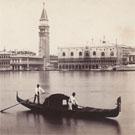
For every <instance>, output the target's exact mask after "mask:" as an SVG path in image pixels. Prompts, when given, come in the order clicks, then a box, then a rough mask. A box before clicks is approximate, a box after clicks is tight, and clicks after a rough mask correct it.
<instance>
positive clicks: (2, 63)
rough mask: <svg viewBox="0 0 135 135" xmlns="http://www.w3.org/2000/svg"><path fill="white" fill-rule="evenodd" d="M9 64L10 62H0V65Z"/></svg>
mask: <svg viewBox="0 0 135 135" xmlns="http://www.w3.org/2000/svg"><path fill="white" fill-rule="evenodd" d="M9 64H10V62H0V66H1V65H9Z"/></svg>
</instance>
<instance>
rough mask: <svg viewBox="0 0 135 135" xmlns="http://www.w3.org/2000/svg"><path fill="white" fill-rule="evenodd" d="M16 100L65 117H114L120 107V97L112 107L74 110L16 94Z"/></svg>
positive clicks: (38, 110) (24, 104)
mask: <svg viewBox="0 0 135 135" xmlns="http://www.w3.org/2000/svg"><path fill="white" fill-rule="evenodd" d="M16 99H17V101H18V102H19V103H20V104H22V105H23V106H25V107H27V108H29V109H30V110H32V111H33V112H40V113H43V114H45V115H53V116H56V117H57V116H58V115H59V116H60V115H62V116H67V117H88V118H89V117H116V116H118V115H119V112H120V107H121V98H120V97H119V98H118V99H117V106H116V108H114V109H98V108H92V107H78V108H77V109H75V110H69V109H68V106H62V107H53V106H50V105H48V104H37V103H33V102H31V101H29V100H23V99H21V98H20V97H19V96H18V94H17V96H16Z"/></svg>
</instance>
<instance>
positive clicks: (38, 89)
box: [35, 87, 45, 95]
mask: <svg viewBox="0 0 135 135" xmlns="http://www.w3.org/2000/svg"><path fill="white" fill-rule="evenodd" d="M38 92H39V94H41V93H44V92H45V91H44V90H43V89H42V88H41V87H38V88H37V87H36V89H35V94H36V95H38Z"/></svg>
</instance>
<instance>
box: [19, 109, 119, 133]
mask: <svg viewBox="0 0 135 135" xmlns="http://www.w3.org/2000/svg"><path fill="white" fill-rule="evenodd" d="M26 123H27V124H26ZM17 125H19V127H21V125H23V128H26V127H24V125H26V126H28V125H29V126H30V127H33V128H32V129H29V130H32V131H29V132H31V133H32V132H33V134H36V133H38V134H43V133H46V134H50V133H51V134H54V133H55V134H60V133H63V134H64V135H65V134H73V135H74V134H81V135H82V134H85V133H87V134H88V133H89V134H99V133H100V134H104V133H109V135H121V128H120V125H119V122H118V121H116V120H113V119H107V118H104V119H101V118H100V119H99V118H97V119H96V118H93V119H92V118H89V119H84V118H83V119H82V118H67V117H60V116H55V117H51V116H45V115H42V114H38V113H34V112H31V111H24V112H18V113H17ZM27 128H28V127H27ZM20 130H22V129H20ZM102 132H103V133H102Z"/></svg>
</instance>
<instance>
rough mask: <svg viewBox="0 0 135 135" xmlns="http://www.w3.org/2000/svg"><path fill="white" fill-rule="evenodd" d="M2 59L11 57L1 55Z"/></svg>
mask: <svg viewBox="0 0 135 135" xmlns="http://www.w3.org/2000/svg"><path fill="white" fill-rule="evenodd" d="M0 58H10V56H9V55H0Z"/></svg>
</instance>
